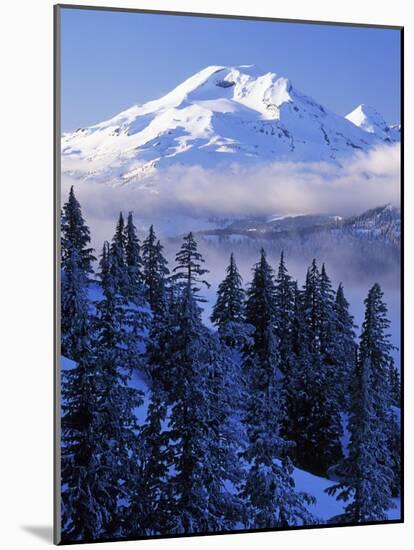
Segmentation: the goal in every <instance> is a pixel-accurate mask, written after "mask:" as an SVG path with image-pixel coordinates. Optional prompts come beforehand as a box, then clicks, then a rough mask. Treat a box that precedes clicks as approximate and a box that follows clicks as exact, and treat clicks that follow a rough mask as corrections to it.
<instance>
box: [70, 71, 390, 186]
mask: <svg viewBox="0 0 414 550" xmlns="http://www.w3.org/2000/svg"><path fill="white" fill-rule="evenodd" d="M363 107H364V106H359V107H357V108H356V109H355V110H354V111H353V112H352V113H349V114H348V115H347V116H346V117H342V116H340V115H337V114H335V113H333V112H332V111H330V110H329V109H327V108H325V107H324V106H323V105H321V104H320V103H318V102H316V101H315V100H314V99H312V98H311V97H309V96H307V95H305V94H303V93H302V92H300V91H299V90H297V89H296V88H295V87H294V86H293V85H292V83H291V81H290V80H289V79H288V78H285V77H283V76H280V75H278V74H276V73H274V72H262V71H260V70H259V69H258V68H257V67H255V66H254V65H240V66H236V67H226V66H221V65H211V66H209V67H206V68H204V69H202V70H201V71H199V72H197V73H195V74H194V75H192V76H190V77H189V78H188V79H186V80H184V81H183V82H182V83H181V84H179V85H178V86H176V87H175V88H174V89H173V90H171V91H170V92H168V93H167V94H166V95H164V96H162V97H161V98H159V99H155V100H152V101H148V102H146V103H144V104H142V105H134V106H133V107H131V108H129V109H127V110H125V111H123V112H121V113H119V114H118V115H116V116H114V117H112V118H110V119H109V120H106V121H104V122H101V123H99V124H95V125H93V126H90V127H88V128H80V129H78V130H77V131H76V132H73V133H65V134H63V136H62V172H63V173H66V174H69V175H71V176H73V177H76V178H80V179H83V180H85V179H93V180H96V181H102V182H106V183H109V184H111V185H119V184H126V183H134V182H139V181H141V180H142V179H144V178H145V177H146V176H148V175H151V174H153V173H154V172H155V171H156V170H157V169H159V168H164V167H170V166H175V165H179V166H183V165H184V166H194V165H199V166H202V167H204V168H214V167H219V166H223V165H228V164H229V163H240V164H251V163H258V162H259V163H260V162H262V163H268V162H272V161H294V162H296V161H300V162H303V161H313V162H320V161H328V162H335V163H340V161H341V159H343V158H344V157H347V156H350V155H352V154H353V153H355V151H358V150H359V151H368V150H369V149H371V148H372V147H375V146H378V145H381V144H389V143H394V142H397V141H398V140H399V132H398V130H397V129H395V128H392V127H391V126H387V125H386V123H385V121H384V120H383V119H382V117H381V115H379V114H378V113H377V112H376V111H375V110H374V109H372V108H370V109H366V108H363Z"/></svg>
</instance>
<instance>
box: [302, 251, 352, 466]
mask: <svg viewBox="0 0 414 550" xmlns="http://www.w3.org/2000/svg"><path fill="white" fill-rule="evenodd" d="M301 302H302V305H301V307H302V308H303V309H302V312H303V316H304V323H303V325H302V327H301V330H302V334H301V337H300V340H301V342H302V343H301V344H300V346H304V347H305V351H302V350H299V357H300V361H299V364H298V368H300V369H303V372H299V375H298V381H297V384H298V385H297V386H296V396H297V399H298V400H301V404H300V407H301V408H302V409H303V410H304V412H306V416H303V417H301V420H300V424H299V423H297V425H296V428H297V433H296V434H294V438H293V440H294V442H295V443H296V447H295V449H296V450H295V456H296V460H297V464H298V465H299V466H300V467H302V468H305V469H309V470H310V471H312V472H314V473H317V474H326V472H327V470H328V468H329V467H331V466H334V465H335V464H337V462H338V461H339V460H340V459H341V458H342V445H341V436H342V422H341V416H340V408H339V403H338V399H337V393H336V391H335V390H334V384H335V383H336V380H335V376H334V374H335V371H334V366H335V363H334V349H335V348H334V340H333V338H334V334H335V333H334V330H333V325H331V323H333V321H334V319H335V316H334V312H333V294H332V292H331V287H330V281H329V279H328V277H327V275H326V271H325V270H324V269H323V272H322V276H321V274H320V272H319V269H318V267H317V265H316V261H315V260H313V261H312V264H311V266H310V267H309V269H308V271H307V274H306V282H305V287H304V290H303V296H302V299H301ZM292 435H293V434H292Z"/></svg>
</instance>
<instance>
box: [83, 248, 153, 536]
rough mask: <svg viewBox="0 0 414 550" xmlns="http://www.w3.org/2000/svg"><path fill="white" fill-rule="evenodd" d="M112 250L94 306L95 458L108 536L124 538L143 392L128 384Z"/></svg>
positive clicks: (105, 257)
mask: <svg viewBox="0 0 414 550" xmlns="http://www.w3.org/2000/svg"><path fill="white" fill-rule="evenodd" d="M112 250H115V251H117V248H114V247H110V246H109V244H108V243H105V244H104V247H103V251H102V256H101V261H100V272H99V277H100V280H101V286H102V298H101V299H100V300H99V301H98V302H97V304H96V311H97V314H96V319H95V327H94V334H95V350H96V351H95V356H96V365H97V371H98V372H99V376H100V380H99V387H98V392H97V397H96V399H97V400H98V403H99V411H98V416H97V420H98V421H99V423H100V425H99V428H98V433H99V438H100V441H101V443H100V445H101V448H100V450H98V453H97V456H96V460H97V461H98V460H99V461H100V462H101V464H102V469H103V471H102V473H101V476H102V482H103V483H105V484H106V485H105V487H106V488H105V495H106V498H107V501H105V502H104V503H102V504H101V506H104V507H105V509H104V512H105V514H106V516H107V520H106V521H105V523H104V525H103V526H102V530H103V534H104V536H106V537H108V536H111V535H112V536H114V535H118V536H122V535H123V534H124V530H125V526H124V522H125V510H124V507H123V506H122V505H121V503H120V499H127V497H128V495H129V491H130V489H131V486H132V485H133V483H134V476H135V473H136V472H135V462H134V453H135V452H136V446H137V443H138V441H137V428H138V426H137V418H136V414H135V410H136V408H137V407H139V406H140V405H141V404H142V392H141V391H139V390H137V389H135V388H133V387H131V384H130V380H131V373H132V370H133V368H134V367H135V366H136V358H135V355H136V350H134V349H132V350H131V347H130V346H131V339H130V335H129V333H128V331H127V330H125V326H126V324H127V322H126V320H125V316H126V311H125V307H124V304H125V300H124V297H123V295H122V292H121V291H120V287H119V284H118V281H117V278H116V277H117V270H116V269H115V271H114V270H113V269H112V261H113V258H112ZM116 261H118V258H117V259H116ZM114 274H115V275H114Z"/></svg>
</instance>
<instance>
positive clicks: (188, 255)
mask: <svg viewBox="0 0 414 550" xmlns="http://www.w3.org/2000/svg"><path fill="white" fill-rule="evenodd" d="M204 262H205V260H204V258H203V256H202V254H201V253H200V252H199V251H198V246H197V242H196V240H195V238H194V235H193V233H191V232H190V233H188V235H186V236H185V237H184V238H183V244H182V245H181V248H180V250H179V251H178V252H177V254H176V256H175V263H176V266H175V267H174V269H173V273H174V275H173V280H174V281H175V282H176V283H177V284H178V285H181V286H184V287H188V288H190V289H191V291H192V292H193V294H194V297H195V299H196V300H197V301H199V302H206V299H205V298H203V297H201V296H199V295H198V293H199V292H200V290H201V287H200V284H202V285H204V286H206V287H207V288H209V287H210V284H209V283H208V282H207V281H206V280H205V279H204V278H203V275H205V274H206V273H209V270H208V269H205V268H204V267H203V264H204Z"/></svg>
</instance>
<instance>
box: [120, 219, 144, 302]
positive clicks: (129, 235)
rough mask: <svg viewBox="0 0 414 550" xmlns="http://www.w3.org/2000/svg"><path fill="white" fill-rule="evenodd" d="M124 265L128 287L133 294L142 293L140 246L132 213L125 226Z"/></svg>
mask: <svg viewBox="0 0 414 550" xmlns="http://www.w3.org/2000/svg"><path fill="white" fill-rule="evenodd" d="M124 231H125V263H126V265H127V271H128V276H129V279H130V285H131V286H132V291H133V294H136V293H137V292H138V291H139V292H140V293H141V292H142V285H143V280H142V259H141V246H140V241H139V239H138V236H137V229H136V227H135V224H134V218H133V215H132V212H129V214H128V218H127V223H126V226H125V230H124Z"/></svg>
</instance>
